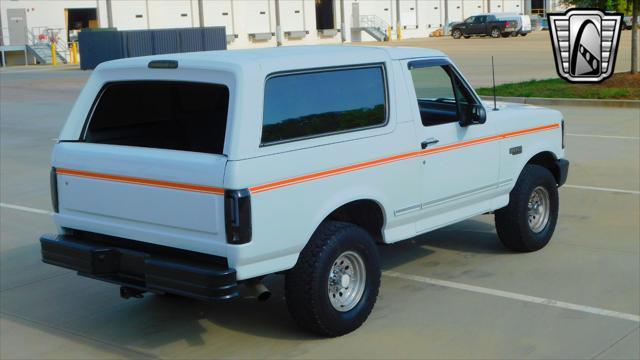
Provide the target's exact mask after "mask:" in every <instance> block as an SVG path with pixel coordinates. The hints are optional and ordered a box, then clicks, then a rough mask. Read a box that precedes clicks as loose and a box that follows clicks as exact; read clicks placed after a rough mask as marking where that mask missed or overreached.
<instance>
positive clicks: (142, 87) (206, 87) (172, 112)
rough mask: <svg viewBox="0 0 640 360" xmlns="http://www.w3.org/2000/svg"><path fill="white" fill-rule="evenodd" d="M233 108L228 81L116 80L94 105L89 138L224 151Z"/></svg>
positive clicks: (136, 144)
mask: <svg viewBox="0 0 640 360" xmlns="http://www.w3.org/2000/svg"><path fill="white" fill-rule="evenodd" d="M228 107H229V90H228V89H227V87H226V86H224V85H217V84H201V83H187V82H164V81H146V82H121V83H111V84H107V85H106V86H105V88H104V89H103V91H102V93H101V95H100V96H99V98H98V101H97V102H96V104H95V105H94V110H93V112H92V114H91V118H90V119H89V123H88V126H87V130H86V134H85V138H84V140H85V141H86V142H91V143H100V144H113V145H127V146H140V147H152V148H160V149H171V150H183V151H196V152H204V153H212V154H222V152H223V147H224V136H225V131H226V126H227V109H228Z"/></svg>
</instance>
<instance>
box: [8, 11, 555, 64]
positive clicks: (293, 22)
mask: <svg viewBox="0 0 640 360" xmlns="http://www.w3.org/2000/svg"><path fill="white" fill-rule="evenodd" d="M558 2H559V0H46V1H45V0H6V1H1V2H0V28H1V29H2V30H1V31H2V33H1V34H0V35H1V36H0V39H2V40H1V41H2V43H1V44H0V45H4V47H5V48H7V46H18V47H19V46H24V45H25V44H36V43H42V42H45V41H55V42H57V43H58V49H59V50H61V51H64V50H65V49H67V48H68V44H69V42H70V41H73V40H74V39H75V38H76V36H77V32H78V31H81V30H82V29H86V28H117V29H118V30H136V29H162V28H185V27H199V26H225V27H226V33H227V43H228V47H229V48H246V47H255V46H274V45H276V43H277V42H280V43H282V44H283V45H289V44H322V43H336V42H342V41H346V42H351V41H354V42H355V41H370V40H382V39H384V38H385V37H388V36H389V35H390V36H391V38H392V39H395V38H397V37H398V34H400V36H401V37H402V38H415V37H426V36H429V35H430V34H432V33H433V32H434V31H436V30H437V29H439V28H442V27H443V26H444V25H445V24H447V23H449V22H452V21H461V20H463V19H464V18H466V17H468V16H471V15H474V14H478V13H485V12H509V13H519V14H531V13H532V12H533V13H536V12H537V13H539V12H545V11H549V10H552V9H555V8H556V7H557V3H558ZM278 24H280V26H278ZM398 30H399V31H398Z"/></svg>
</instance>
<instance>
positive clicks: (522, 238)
mask: <svg viewBox="0 0 640 360" xmlns="http://www.w3.org/2000/svg"><path fill="white" fill-rule="evenodd" d="M558 204H559V201H558V187H557V184H556V180H555V178H554V177H553V175H552V174H551V172H550V171H549V170H547V169H546V168H544V167H542V166H538V165H526V166H525V167H524V169H523V170H522V173H521V174H520V177H519V178H518V181H517V182H516V186H515V187H514V188H513V190H511V194H509V204H508V205H507V206H506V207H504V208H502V209H500V210H497V211H496V212H495V220H496V230H497V232H498V237H499V238H500V241H501V242H502V244H504V246H505V247H507V248H508V249H510V250H513V251H518V252H532V251H536V250H540V249H542V248H543V247H545V246H546V245H547V244H548V243H549V241H550V240H551V236H552V235H553V231H554V230H555V228H556V223H557V221H558Z"/></svg>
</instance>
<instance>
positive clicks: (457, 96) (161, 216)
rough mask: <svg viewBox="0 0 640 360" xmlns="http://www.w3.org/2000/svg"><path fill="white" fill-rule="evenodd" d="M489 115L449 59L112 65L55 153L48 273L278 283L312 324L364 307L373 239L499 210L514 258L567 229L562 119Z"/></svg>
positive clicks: (233, 56)
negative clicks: (561, 220)
mask: <svg viewBox="0 0 640 360" xmlns="http://www.w3.org/2000/svg"><path fill="white" fill-rule="evenodd" d="M496 110H498V111H490V107H489V105H487V104H484V103H483V102H482V101H481V100H480V98H479V97H478V96H477V95H476V93H475V92H474V90H473V88H472V87H471V86H470V85H469V83H468V82H467V81H466V80H465V78H464V77H463V76H462V74H461V73H460V70H459V69H458V68H457V67H456V66H455V65H454V64H453V63H452V62H451V61H450V60H449V59H448V58H447V57H446V56H445V55H444V54H443V53H441V52H439V51H436V50H428V49H418V48H392V47H389V48H384V47H361V46H347V47H344V46H306V47H282V48H269V49H251V50H236V51H214V52H198V53H189V54H173V55H171V54H167V55H157V56H153V57H137V58H129V59H121V60H115V61H109V62H105V63H102V64H100V65H99V66H98V67H97V68H96V70H95V71H94V72H93V73H92V74H91V77H90V78H89V80H88V81H87V83H86V85H85V87H84V89H83V90H82V92H81V93H80V95H79V98H78V100H77V102H76V103H75V105H74V107H73V109H72V110H71V113H70V115H69V118H68V120H67V122H66V124H65V125H64V128H63V129H62V132H61V133H60V135H59V140H58V142H57V143H56V144H55V146H54V149H53V156H52V171H51V196H52V203H53V210H54V213H53V220H54V222H55V224H56V225H57V229H58V233H57V234H55V235H44V236H42V237H41V239H40V241H41V247H42V259H43V261H44V262H45V263H48V264H52V265H57V266H61V267H64V268H69V269H72V270H75V271H77V272H78V273H79V275H82V276H86V277H89V278H92V279H96V280H103V281H107V282H110V283H114V284H119V285H120V286H121V288H120V292H121V295H122V296H123V297H124V298H129V297H140V296H142V294H143V293H144V292H151V293H157V294H176V295H181V296H186V297H191V298H195V299H201V300H228V299H231V298H234V297H237V296H238V295H239V285H240V284H242V285H244V287H245V289H246V290H247V291H249V292H250V293H252V294H254V295H255V296H257V297H258V298H265V297H267V295H268V292H267V291H266V289H265V288H264V285H263V284H262V283H261V280H262V279H263V277H264V276H266V275H269V274H278V273H282V274H284V277H285V295H286V299H287V304H288V308H289V311H290V313H291V315H292V316H293V318H295V319H296V320H297V322H298V323H299V324H300V326H302V327H303V328H306V329H309V330H311V331H313V332H316V333H318V334H322V335H325V336H338V335H342V334H346V333H348V332H350V331H353V330H355V329H356V328H358V327H359V326H360V325H361V324H362V323H363V322H364V321H365V320H366V318H367V317H368V316H369V313H370V312H371V311H372V309H373V306H374V304H375V302H376V298H377V295H378V289H379V286H380V276H381V269H380V260H379V256H378V250H377V247H376V244H391V243H395V242H398V241H401V240H405V239H410V238H412V237H415V236H417V235H419V234H423V233H426V232H429V231H432V230H435V229H438V228H441V227H444V226H447V225H449V224H452V223H455V222H459V221H463V220H465V219H468V218H470V217H473V216H476V215H480V214H485V213H491V212H495V224H496V228H497V234H498V238H499V239H500V241H501V242H502V243H503V244H504V245H505V246H506V247H507V248H509V249H511V250H513V251H519V252H530V251H536V250H539V249H541V248H543V247H544V246H545V245H547V243H548V242H549V241H550V239H551V236H552V234H553V232H554V229H555V226H556V222H557V218H558V204H559V199H558V187H559V186H561V185H563V184H564V182H565V179H566V177H567V173H568V166H569V163H568V161H567V160H565V159H564V157H565V150H564V122H563V120H562V114H561V113H560V112H558V111H555V110H549V109H544V108H540V107H535V106H530V105H522V104H507V103H503V104H499V105H498V108H497V109H496Z"/></svg>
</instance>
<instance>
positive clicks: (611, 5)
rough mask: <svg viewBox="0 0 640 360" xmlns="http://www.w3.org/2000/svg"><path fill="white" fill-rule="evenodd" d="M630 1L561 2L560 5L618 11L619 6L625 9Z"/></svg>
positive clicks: (581, 0)
mask: <svg viewBox="0 0 640 360" xmlns="http://www.w3.org/2000/svg"><path fill="white" fill-rule="evenodd" d="M631 1H632V0H562V4H564V5H566V6H570V7H583V8H598V9H603V10H609V11H618V10H619V9H620V7H621V6H623V7H626V6H625V5H627V3H629V2H631Z"/></svg>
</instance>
